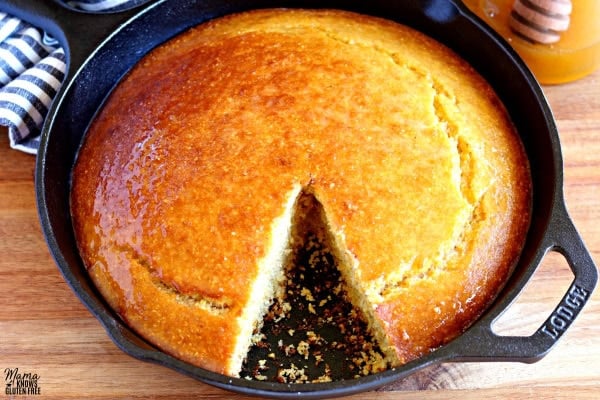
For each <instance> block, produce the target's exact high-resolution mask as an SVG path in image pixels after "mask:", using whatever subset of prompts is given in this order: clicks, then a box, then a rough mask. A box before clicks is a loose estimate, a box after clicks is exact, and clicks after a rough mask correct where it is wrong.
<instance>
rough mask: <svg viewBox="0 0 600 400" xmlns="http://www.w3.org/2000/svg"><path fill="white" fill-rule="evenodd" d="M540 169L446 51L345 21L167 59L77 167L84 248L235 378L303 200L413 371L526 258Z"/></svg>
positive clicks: (233, 27)
mask: <svg viewBox="0 0 600 400" xmlns="http://www.w3.org/2000/svg"><path fill="white" fill-rule="evenodd" d="M526 166H527V160H526V158H525V155H524V153H523V150H522V147H521V144H520V142H519V140H518V138H517V136H516V134H515V132H514V130H513V127H512V125H511V124H510V121H509V120H508V118H507V116H506V113H505V111H504V109H503V107H502V106H501V104H500V102H499V100H498V99H497V98H496V96H495V95H494V93H493V92H492V90H491V89H490V88H489V86H488V85H487V84H486V83H485V82H484V81H483V80H482V79H481V78H480V77H479V76H478V75H477V74H476V73H475V72H474V71H473V70H472V69H471V68H470V67H469V66H468V65H467V64H465V63H464V62H463V61H461V60H459V59H458V58H457V57H456V56H455V55H454V54H453V53H451V52H450V51H449V50H447V49H446V48H444V47H442V46H441V45H439V44H437V43H436V42H434V41H432V40H431V39H429V38H427V37H425V36H423V35H421V34H419V33H417V32H415V31H413V30H410V29H408V28H405V27H402V26H399V25H397V24H393V23H390V22H387V21H383V20H379V19H375V18H370V17H365V16H359V15H356V14H350V13H345V12H337V11H319V12H311V11H289V10H288V11H281V10H267V11H256V12H250V13H245V14H240V15H236V16H230V17H226V18H223V19H220V20H215V21H212V22H210V23H208V24H205V25H201V26H199V27H197V28H194V29H192V30H190V31H189V32H187V33H185V34H183V35H181V36H179V37H177V38H175V39H173V40H171V41H169V42H168V43H166V44H164V45H163V46H161V47H159V48H157V49H156V50H154V51H153V52H151V53H150V54H149V55H147V56H146V57H145V58H144V59H142V61H141V62H140V63H139V64H138V65H137V66H136V67H135V68H134V69H133V71H131V73H130V74H129V75H128V76H127V77H126V78H125V79H124V80H123V82H122V83H121V84H120V85H119V86H118V87H117V88H116V89H115V91H114V93H113V94H112V95H111V97H110V98H109V100H108V101H107V103H106V105H105V107H104V109H103V110H102V111H101V113H100V114H99V116H98V117H97V119H96V121H95V122H94V123H93V125H92V126H91V129H90V131H89V134H88V136H87V139H86V142H85V144H84V146H83V147H82V149H81V151H80V155H79V158H78V162H77V164H76V166H75V170H74V173H73V188H72V213H73V220H74V229H75V233H76V237H77V240H78V243H79V246H80V250H81V254H82V257H83V260H84V262H85V264H86V265H87V267H88V269H89V272H90V274H91V276H92V279H93V280H94V282H95V283H96V285H97V286H98V288H99V290H100V291H101V293H102V294H103V295H104V296H105V297H106V299H107V300H108V302H109V303H110V304H111V306H112V307H113V308H114V309H115V310H116V311H117V312H118V313H119V314H120V315H121V316H122V317H123V318H124V319H125V320H126V321H127V322H128V323H129V324H130V325H131V326H132V327H133V328H135V329H136V330H137V331H138V332H140V333H141V334H142V335H143V336H145V337H146V338H148V339H149V340H150V341H151V342H153V343H155V344H157V345H158V346H159V347H161V348H163V349H164V350H166V351H167V352H170V353H172V354H174V355H175V356H177V357H180V358H182V359H184V360H186V361H189V362H192V363H194V364H196V365H199V366H202V367H205V368H208V369H210V370H213V371H216V372H221V373H227V374H236V373H237V371H231V370H229V361H228V359H229V357H230V356H231V353H232V351H233V348H234V345H235V337H236V334H237V332H238V331H239V329H238V325H237V320H236V318H238V317H239V316H240V315H241V313H242V310H243V309H244V308H245V307H246V306H247V304H248V302H250V301H251V299H250V298H249V293H248V290H246V289H247V288H248V287H249V286H250V284H251V283H252V281H253V280H254V279H255V278H256V276H257V273H258V267H257V261H258V260H260V259H261V258H262V257H264V256H265V254H266V252H267V246H268V245H269V243H270V241H271V237H270V236H271V224H272V222H273V220H274V219H276V218H277V217H279V216H280V215H282V213H283V212H284V208H285V204H286V203H287V202H288V197H289V196H290V193H291V192H292V191H293V189H294V188H297V187H298V186H301V187H303V188H306V189H307V190H310V191H311V192H312V193H314V195H315V196H316V198H317V199H318V200H319V201H320V202H321V203H322V204H323V207H324V210H325V213H326V216H327V218H328V221H329V224H330V228H331V229H332V230H333V231H334V232H335V233H336V235H337V236H338V237H340V238H343V243H341V244H342V245H343V246H344V247H345V248H346V249H347V251H348V252H349V253H350V254H351V255H352V256H353V257H354V258H355V260H356V261H357V266H356V270H355V273H356V274H358V275H359V282H360V284H361V285H362V288H361V289H362V290H363V291H365V292H366V293H367V295H368V298H369V300H370V301H371V302H372V303H373V306H374V310H375V311H374V312H375V315H377V316H378V317H380V318H381V319H382V320H383V322H384V326H385V327H386V331H387V334H388V337H389V339H390V343H391V344H392V345H393V346H394V347H395V349H396V352H397V355H398V358H399V361H400V362H405V361H408V360H410V359H414V358H416V357H419V356H420V355H422V354H424V353H426V352H428V351H430V350H431V349H432V348H436V347H438V346H440V345H441V344H443V343H445V342H447V341H448V340H450V339H451V338H453V337H455V336H456V335H457V334H459V333H460V332H462V330H464V328H465V327H466V326H468V324H470V323H471V322H472V321H473V320H474V319H475V318H476V317H477V316H478V315H479V314H480V313H481V311H482V310H483V308H485V306H487V305H488V304H489V302H490V300H491V299H492V298H493V296H494V295H495V294H496V293H497V290H498V288H499V286H500V285H502V283H503V282H504V281H505V279H506V277H507V275H508V273H509V270H510V267H511V266H512V265H513V263H514V261H515V260H516V258H517V257H518V254H519V251H520V248H521V245H522V242H523V240H524V236H525V232H526V229H527V225H528V221H529V196H530V193H529V191H530V189H529V188H530V182H529V175H528V169H527V167H526Z"/></svg>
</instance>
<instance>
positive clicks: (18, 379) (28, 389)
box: [4, 368, 42, 396]
mask: <svg viewBox="0 0 600 400" xmlns="http://www.w3.org/2000/svg"><path fill="white" fill-rule="evenodd" d="M39 379H40V376H39V375H38V374H36V373H31V372H21V371H19V368H6V369H4V384H5V385H6V389H5V394H7V395H11V396H14V395H36V394H42V389H41V388H40V386H39V385H38V380H39Z"/></svg>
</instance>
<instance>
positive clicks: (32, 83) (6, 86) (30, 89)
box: [0, 0, 142, 154]
mask: <svg viewBox="0 0 600 400" xmlns="http://www.w3.org/2000/svg"><path fill="white" fill-rule="evenodd" d="M141 2H142V1H141V0H77V1H63V3H65V4H66V5H68V6H69V7H73V8H79V9H82V10H86V11H89V12H98V11H117V10H119V9H122V8H125V7H128V6H130V5H134V4H138V3H141ZM65 70H66V65H65V53H64V50H63V49H62V48H61V47H60V45H59V44H58V42H57V41H56V40H54V39H53V38H51V37H50V36H48V35H47V34H45V33H44V32H43V31H41V30H40V29H38V28H36V27H34V26H31V25H29V24H28V23H26V22H24V21H21V20H19V19H17V18H15V17H13V16H11V15H8V14H5V13H1V12H0V125H4V126H7V127H8V135H9V139H10V146H11V147H12V148H14V149H17V150H21V151H24V152H27V153H31V154H36V153H37V149H38V147H39V143H40V129H41V127H42V124H43V122H44V118H45V117H46V113H47V112H48V108H49V107H50V103H51V102H52V99H53V98H54V96H55V94H56V93H57V91H58V89H59V88H60V85H61V83H62V80H63V78H64V75H65Z"/></svg>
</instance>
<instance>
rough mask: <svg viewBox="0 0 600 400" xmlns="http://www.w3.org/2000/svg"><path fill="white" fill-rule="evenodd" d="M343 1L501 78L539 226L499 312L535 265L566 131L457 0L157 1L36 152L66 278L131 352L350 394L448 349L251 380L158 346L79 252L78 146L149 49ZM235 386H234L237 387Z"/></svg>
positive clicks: (91, 74) (90, 76) (122, 35)
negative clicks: (353, 371) (203, 30)
mask: <svg viewBox="0 0 600 400" xmlns="http://www.w3.org/2000/svg"><path fill="white" fill-rule="evenodd" d="M281 6H284V7H306V8H308V7H310V8H340V9H347V10H351V11H357V12H361V13H365V14H371V15H376V16H381V17H384V18H388V19H392V20H396V21H398V22H400V23H404V24H406V25H409V26H412V27H413V28H416V29H417V30H420V31H422V32H425V33H426V34H428V35H429V36H431V37H433V38H435V39H437V40H438V41H440V42H442V43H444V44H446V45H447V46H449V47H450V48H452V49H453V50H454V51H456V52H457V53H458V54H459V55H460V56H462V57H463V58H464V59H466V60H467V61H468V62H469V63H471V64H472V65H473V66H474V67H475V68H476V69H477V70H478V71H479V73H480V74H482V75H483V76H484V78H486V79H487V80H488V82H490V84H491V85H492V86H493V87H494V89H495V90H496V92H497V93H498V95H499V96H500V98H501V99H502V101H503V102H504V104H505V106H506V107H507V109H508V111H509V113H510V115H511V117H512V119H513V122H514V123H515V125H516V127H517V129H518V131H519V133H520V135H521V138H522V140H523V142H524V144H525V148H526V152H527V154H528V157H529V160H530V164H531V171H532V179H533V182H534V188H533V214H532V223H531V228H530V231H529V234H528V237H527V241H526V244H525V249H524V251H523V254H522V257H521V260H520V262H519V264H518V265H517V266H516V269H515V273H514V274H513V277H512V278H511V280H510V282H509V284H508V285H507V287H506V290H505V292H504V294H503V295H501V296H500V297H499V302H498V303H497V304H496V305H495V306H494V307H492V310H491V311H490V312H491V313H494V314H497V313H499V309H501V308H503V307H505V306H506V305H508V304H509V303H510V301H511V300H512V298H513V297H514V296H515V295H516V294H517V293H518V290H517V289H519V288H520V287H522V286H523V285H524V283H525V282H524V281H525V280H526V278H527V277H528V276H529V275H531V273H532V272H533V269H534V268H535V265H534V264H536V262H535V260H536V259H539V257H540V252H541V251H543V249H541V245H542V243H543V239H544V235H545V233H546V231H547V228H548V224H549V220H550V216H551V213H552V209H553V207H554V203H555V202H556V201H562V197H561V196H562V195H561V193H560V188H561V187H562V172H561V170H562V165H561V159H560V146H559V142H558V134H557V132H556V128H555V126H554V123H553V120H552V116H551V113H550V111H549V108H548V106H547V104H546V103H545V101H544V99H543V95H542V93H541V90H540V88H539V86H538V85H537V83H536V82H535V80H534V78H533V77H532V75H531V74H530V73H529V72H528V70H527V69H526V68H525V67H524V66H523V64H522V63H520V62H519V61H518V58H517V56H515V53H513V52H512V51H511V50H510V49H508V48H507V47H506V46H501V45H500V43H501V42H502V40H501V39H499V38H498V37H497V36H496V35H495V34H494V33H492V32H491V31H490V30H487V29H483V28H482V26H481V25H479V23H478V22H476V21H475V20H473V19H472V18H471V17H468V16H467V15H465V14H464V13H465V11H462V10H463V7H456V6H455V5H454V4H453V3H452V2H451V1H449V0H430V1H416V0H410V1H398V2H389V1H385V0H375V1H370V2H368V3H365V2H363V1H310V0H309V1H270V0H267V1H255V2H244V1H218V0H207V1H202V2H200V1H193V0H192V1H189V0H170V1H168V2H158V3H156V4H155V5H154V6H152V7H150V8H148V9H146V10H144V11H142V12H140V13H139V14H138V15H136V17H134V19H133V20H132V21H131V22H130V23H129V24H127V25H126V26H125V27H124V28H121V29H119V30H117V31H116V32H115V33H114V34H113V35H112V36H111V37H110V38H109V39H108V40H107V41H106V42H104V43H103V44H102V45H101V46H100V47H99V48H98V49H97V51H96V52H95V53H94V54H93V56H92V57H91V58H90V59H89V60H88V61H87V62H86V63H84V65H83V66H82V68H81V69H80V70H79V71H78V72H77V73H76V75H74V76H73V80H72V81H71V82H70V83H69V84H68V85H67V88H66V90H65V91H64V92H62V97H61V98H59V99H57V101H56V103H57V105H56V108H55V113H53V114H52V115H50V116H49V121H47V125H46V127H47V128H48V129H49V131H48V132H47V134H46V135H45V136H44V139H43V141H42V147H41V149H40V156H39V159H38V169H37V175H36V177H37V182H36V185H37V186H36V187H37V191H38V193H37V194H38V202H39V204H38V207H39V210H40V217H41V220H42V225H43V227H44V230H45V234H46V237H47V240H48V244H49V246H50V248H51V251H52V253H53V255H54V256H55V259H56V261H57V263H58V265H59V268H60V269H61V271H62V273H63V275H64V277H65V279H66V280H67V282H68V283H69V284H70V285H71V286H72V288H73V290H74V291H75V292H76V293H77V294H78V296H79V297H80V298H81V300H82V301H83V302H84V304H86V306H88V308H89V309H90V310H91V312H92V313H93V314H94V315H95V316H97V317H98V318H99V320H100V321H101V322H102V323H103V325H104V326H105V327H106V329H107V331H108V333H109V334H110V335H111V337H112V338H113V339H114V340H115V342H116V343H117V345H119V346H120V347H121V348H122V349H123V350H124V351H125V352H127V353H129V354H131V355H133V356H135V357H137V358H140V359H146V360H151V361H154V362H158V363H160V364H163V365H167V366H169V367H171V368H174V369H176V370H179V371H181V372H183V373H185V374H188V375H192V376H194V377H196V378H198V379H201V380H204V381H206V382H208V383H211V384H214V385H216V386H221V387H225V388H228V389H233V390H237V391H241V392H245V393H249V394H259V395H272V394H273V391H277V392H278V393H277V395H278V396H297V394H298V390H302V391H303V392H304V393H303V397H321V396H323V395H327V396H332V395H347V394H351V393H354V392H358V391H363V390H368V389H372V388H374V387H377V386H380V385H382V384H385V383H389V382H391V381H393V380H395V379H398V378H399V377H401V376H405V375H407V374H410V373H412V372H414V371H416V370H418V369H420V368H422V367H424V366H426V365H428V364H429V363H432V362H439V361H441V360H443V359H444V358H445V357H448V356H447V355H445V354H444V352H443V351H441V352H434V353H432V354H431V355H429V356H426V357H424V358H422V359H420V360H417V361H415V362H412V363H410V364H407V365H406V366H403V367H401V368H397V369H396V370H392V371H386V372H384V373H381V374H378V375H374V376H370V377H365V378H361V379H360V380H358V381H352V382H348V381H346V382H343V381H342V382H332V383H326V384H306V385H303V386H302V387H298V386H293V385H290V386H286V385H281V384H272V383H266V382H247V381H243V380H239V379H232V378H228V377H224V376H221V375H218V374H214V373H211V372H208V371H205V370H202V369H200V368H195V367H192V366H190V365H188V364H185V363H182V362H180V361H178V360H175V359H173V358H171V357H169V356H167V355H165V354H164V353H161V352H158V351H156V350H155V349H154V348H153V347H152V346H150V345H148V344H147V343H146V342H144V341H143V340H142V339H140V338H139V337H138V336H137V335H135V334H134V333H132V332H131V331H130V330H129V329H128V328H127V327H126V326H124V325H123V324H122V323H121V322H120V320H119V319H118V317H116V315H114V313H113V312H112V311H111V310H110V308H109V307H108V306H107V305H106V304H105V303H104V301H103V300H102V299H101V297H100V296H99V295H98V294H97V292H96V290H95V289H94V286H93V284H92V283H91V281H90V280H89V278H88V276H87V273H86V271H85V268H84V267H83V264H82V262H81V260H80V258H79V255H78V253H77V248H76V245H75V240H74V237H73V232H72V228H71V220H70V215H69V189H70V188H69V182H70V173H71V168H72V165H73V163H74V160H75V157H76V153H77V149H78V147H79V145H80V143H81V141H82V138H83V135H84V133H85V131H86V129H87V126H88V124H89V123H90V121H91V120H92V119H93V118H94V115H95V113H96V112H97V110H98V109H99V108H100V107H101V104H102V102H103V101H104V99H105V98H106V96H107V95H108V93H109V92H110V90H111V89H112V88H113V87H114V85H115V83H116V82H118V81H119V79H120V78H121V77H122V76H123V75H124V74H125V73H126V72H127V71H128V70H129V69H130V68H131V67H132V66H133V65H134V64H135V63H136V62H137V61H138V60H139V59H140V58H141V57H142V56H143V55H144V54H145V53H147V52H148V51H149V50H150V49H152V48H154V47H155V46H157V45H159V44H161V43H162V42H164V41H165V40H167V39H169V38H171V37H172V36H174V35H176V34H177V33H180V32H182V31H184V30H185V29H187V28H189V27H191V26H194V25H196V24H198V23H201V22H203V21H205V20H207V19H211V18H214V17H217V16H221V15H224V14H227V13H230V12H238V11H242V10H247V9H251V8H263V7H281ZM231 385H233V386H231Z"/></svg>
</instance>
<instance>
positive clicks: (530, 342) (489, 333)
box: [449, 201, 598, 363]
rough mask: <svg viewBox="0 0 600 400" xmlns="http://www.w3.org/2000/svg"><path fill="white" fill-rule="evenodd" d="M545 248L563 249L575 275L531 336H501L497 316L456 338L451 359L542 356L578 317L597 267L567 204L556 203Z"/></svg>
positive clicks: (595, 278)
mask: <svg viewBox="0 0 600 400" xmlns="http://www.w3.org/2000/svg"><path fill="white" fill-rule="evenodd" d="M543 249H545V252H544V253H543V254H542V255H541V256H540V259H539V261H541V259H543V256H544V255H545V254H546V253H547V252H548V251H556V252H559V253H561V254H562V255H563V256H564V257H565V259H566V260H567V263H568V264H569V267H570V268H571V270H572V271H573V274H574V276H575V278H574V280H573V282H572V283H571V285H570V287H569V289H568V290H567V292H566V293H565V295H564V296H563V298H562V299H561V301H560V302H559V304H558V305H557V306H556V308H555V309H554V310H553V311H552V313H551V314H550V316H549V317H548V318H547V319H546V321H545V322H544V323H543V324H542V325H541V326H540V327H539V328H538V329H537V331H536V332H535V333H534V334H533V335H531V336H499V335H496V334H495V333H494V332H493V330H492V324H493V322H494V320H495V318H494V319H492V320H489V321H485V322H484V323H481V324H476V325H475V326H473V328H472V329H470V330H468V331H467V332H465V334H464V335H462V336H461V337H460V338H459V339H457V342H458V343H456V346H455V347H454V346H453V347H454V348H455V349H457V350H455V354H452V355H450V356H449V359H451V360H452V361H519V362H526V363H533V362H536V361H538V360H540V359H541V358H542V357H544V356H545V355H546V353H547V352H548V351H550V349H551V348H552V347H553V346H554V344H556V342H557V341H558V340H559V339H560V337H561V336H562V335H563V334H564V333H565V332H566V330H567V329H568V328H569V327H570V326H571V324H572V323H573V322H574V321H575V318H576V317H577V315H578V314H579V312H580V311H581V309H582V308H583V306H584V305H585V304H586V302H587V301H588V300H589V299H590V296H591V294H592V291H593V290H594V288H595V286H596V283H597V281H598V270H597V268H596V266H595V265H594V261H593V260H592V258H591V256H590V253H589V252H588V250H587V249H586V247H585V245H584V243H583V241H582V240H581V237H580V235H579V233H578V232H577V229H576V228H575V226H574V225H573V222H572V220H571V218H570V217H569V215H568V213H567V210H566V208H565V204H564V201H557V202H556V203H555V207H554V211H553V215H552V219H551V224H550V227H549V229H548V231H547V234H546V237H545V242H544V246H543Z"/></svg>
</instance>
